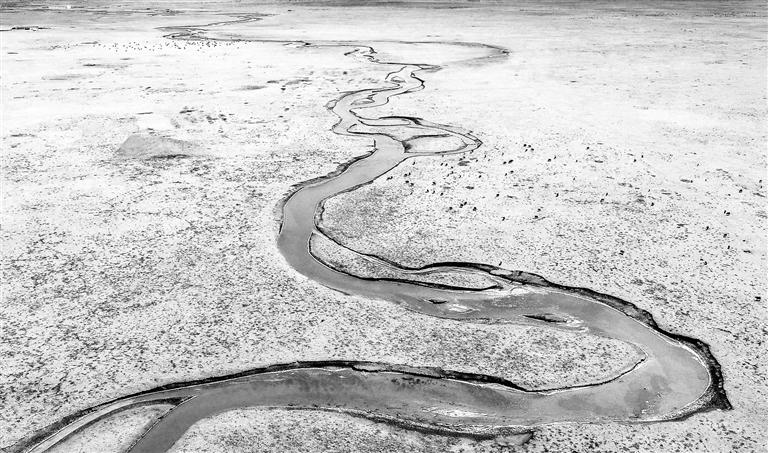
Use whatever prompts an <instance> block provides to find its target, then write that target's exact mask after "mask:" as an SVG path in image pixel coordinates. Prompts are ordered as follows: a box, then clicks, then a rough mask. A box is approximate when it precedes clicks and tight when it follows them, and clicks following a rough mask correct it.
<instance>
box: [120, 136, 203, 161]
mask: <svg viewBox="0 0 768 453" xmlns="http://www.w3.org/2000/svg"><path fill="white" fill-rule="evenodd" d="M198 154H200V152H199V149H198V147H197V145H195V144H194V143H190V142H185V141H183V140H177V139H174V138H169V137H163V136H159V135H150V134H133V135H131V136H130V137H128V138H127V139H126V140H125V141H124V142H123V144H122V145H120V148H119V149H118V150H117V157H118V158H122V159H179V158H185V157H191V156H194V155H198Z"/></svg>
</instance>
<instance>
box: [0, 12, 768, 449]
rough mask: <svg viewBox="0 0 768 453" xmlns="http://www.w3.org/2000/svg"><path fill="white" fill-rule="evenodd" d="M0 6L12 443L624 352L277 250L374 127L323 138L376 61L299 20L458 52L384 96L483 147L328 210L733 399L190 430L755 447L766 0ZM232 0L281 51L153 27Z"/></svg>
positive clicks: (214, 437) (604, 361)
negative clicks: (330, 390)
mask: <svg viewBox="0 0 768 453" xmlns="http://www.w3.org/2000/svg"><path fill="white" fill-rule="evenodd" d="M2 13H3V14H2V18H1V19H0V28H2V29H3V31H2V32H0V39H2V69H1V70H0V77H2V80H1V82H2V131H1V132H2V168H3V171H2V186H3V187H2V250H3V256H2V258H3V261H2V266H3V267H2V304H1V305H0V338H1V339H2V340H0V357H2V364H3V366H2V368H1V369H0V447H3V448H7V449H9V450H10V451H15V450H16V449H19V448H20V445H22V444H23V439H24V438H25V437H27V436H30V435H31V434H33V433H34V432H36V431H37V430H40V429H43V428H44V427H46V426H48V425H50V424H52V423H54V422H56V421H57V420H60V419H61V418H62V417H65V416H67V415H70V414H73V413H76V412H78V411H82V410H84V409H87V408H89V407H93V406H96V405H98V404H101V403H104V402H106V401H110V400H113V399H115V398H118V397H121V396H124V395H129V394H133V393H137V392H141V391H144V390H148V389H151V388H155V387H158V386H161V385H165V384H171V383H175V382H184V381H191V380H195V379H202V378H207V377H212V376H222V375H228V374H232V373H237V372H242V371H246V370H249V369H252V368H257V367H262V366H267V365H271V364H275V363H288V362H291V361H298V360H304V361H306V360H365V361H374V362H382V363H393V364H403V365H409V366H433V367H439V368H444V369H451V370H458V371H465V372H472V373H483V374H490V375H494V376H502V377H504V378H506V379H509V380H510V381H513V382H516V383H519V384H521V385H524V386H525V387H526V388H531V389H537V388H538V389H546V388H552V387H558V386H562V385H580V384H589V383H591V382H596V381H600V380H602V379H605V378H606V377H608V376H611V375H613V374H615V373H616V372H617V370H622V369H624V368H625V367H626V366H627V365H628V363H631V362H632V361H633V360H635V356H634V355H635V354H636V351H635V350H634V349H633V348H632V347H631V346H629V345H627V344H625V343H622V342H619V341H616V340H612V339H607V338H603V337H598V336H583V335H576V334H571V333H567V332H562V331H556V330H551V329H546V328H540V327H532V326H516V327H510V326H508V325H494V324H487V325H471V324H470V325H468V324H466V323H461V322H455V321H451V320H444V319H437V318H433V317H430V316H426V315H423V314H418V313H414V312H412V311H409V310H406V309H405V308H403V307H400V306H397V305H393V304H391V303H388V302H384V301H378V300H373V299H368V298H364V297H357V296H350V295H344V294H342V293H340V292H337V291H333V290H331V289H328V288H325V287H323V286H321V285H318V284H316V283H314V282H313V281H311V280H309V279H307V278H305V277H303V276H302V275H300V274H298V273H297V272H295V271H294V269H292V268H291V267H290V266H288V264H287V263H285V261H284V259H283V257H282V256H281V255H280V253H279V251H278V249H277V247H276V241H275V237H276V234H277V231H278V228H279V225H280V218H281V213H280V209H279V207H280V206H281V203H282V201H283V199H284V198H285V197H286V195H287V194H289V193H290V192H291V191H292V190H293V187H295V186H296V185H297V184H299V183H301V182H303V181H306V180H310V179H313V178H317V177H320V176H323V175H326V174H328V173H331V172H333V171H335V170H337V169H338V168H339V166H340V165H342V164H343V163H345V162H347V161H349V160H351V159H353V158H355V157H358V156H360V155H363V154H365V153H367V152H370V151H371V149H372V145H373V143H372V141H371V140H366V139H364V138H359V137H349V136H342V135H338V134H335V133H334V132H332V130H331V128H332V127H333V125H334V124H335V123H336V122H337V118H336V117H335V116H334V115H333V114H332V113H331V112H330V111H329V110H328V108H327V105H328V103H329V102H330V101H333V100H334V99H337V98H339V97H340V96H341V95H342V93H345V92H349V91H353V90H359V89H363V88H371V87H377V86H381V85H382V81H383V80H384V78H385V77H386V75H387V74H388V73H389V72H390V69H391V68H388V67H384V66H381V65H377V64H373V63H372V62H370V61H368V60H366V59H364V58H356V57H355V56H354V55H345V53H346V52H347V51H348V50H349V49H348V48H343V47H340V46H304V45H301V44H297V43H296V42H288V41H297V40H307V41H309V42H314V41H318V42H331V41H334V42H335V41H343V42H346V43H360V44H361V45H370V46H373V47H374V48H375V49H377V51H378V52H379V55H380V56H381V57H382V58H389V59H392V60H394V61H402V62H408V63H426V64H435V65H441V66H442V68H441V69H440V70H438V71H428V72H424V73H421V74H420V77H422V78H423V79H424V81H425V83H424V85H425V89H424V90H422V91H419V92H415V93H409V94H406V95H402V96H398V97H395V98H392V99H391V100H390V102H389V103H388V104H387V105H385V106H382V107H378V108H376V109H375V113H376V114H377V115H378V116H387V115H407V116H413V117H419V118H424V119H427V120H429V121H433V122H436V123H440V124H447V125H452V126H456V127H460V128H462V129H463V130H466V131H470V132H471V133H472V134H473V135H474V136H476V137H478V138H479V139H480V140H481V141H482V142H483V145H482V146H481V147H480V148H478V149H477V150H475V151H472V152H471V153H469V154H462V155H454V156H444V157H419V158H414V159H409V160H407V161H405V162H404V163H403V164H401V165H399V166H398V167H396V168H395V169H393V170H392V171H391V172H389V173H388V174H387V175H386V176H384V177H380V178H378V179H377V180H376V181H374V182H373V183H372V184H370V185H366V186H363V187H360V188H358V189H357V190H354V191H351V192H347V193H344V194H340V195H338V196H335V197H333V198H331V199H329V200H328V201H327V202H326V203H325V205H324V210H323V211H322V216H321V218H320V223H319V227H320V228H321V229H322V231H323V232H325V233H326V234H327V235H328V236H329V237H330V238H332V239H334V240H336V241H338V242H340V243H342V244H344V245H345V246H347V247H349V248H351V249H354V250H356V251H358V252H362V253H365V254H369V255H372V256H378V257H381V258H383V259H386V260H389V261H393V262H397V263H400V264H403V265H406V266H411V267H418V266H423V265H426V264H430V263H436V262H474V263H486V264H490V265H498V266H500V267H504V268H506V269H512V270H525V271H529V272H534V273H536V274H540V275H543V276H546V277H547V278H548V279H549V280H551V281H554V282H557V283H561V284H565V285H570V286H579V287H588V288H591V289H593V290H596V291H600V292H603V293H607V294H612V295H615V296H617V297H620V298H622V299H624V300H628V301H630V302H632V303H633V304H635V305H636V306H638V307H640V308H642V309H644V310H647V311H649V312H650V313H651V314H653V316H654V319H655V320H656V322H657V323H658V324H659V325H660V326H661V327H663V328H664V329H666V330H668V331H671V332H675V333H679V334H683V335H687V336H691V337H694V338H697V339H699V340H701V341H703V342H705V343H707V344H708V345H709V346H710V348H711V350H712V353H713V355H714V357H715V358H716V359H717V360H718V362H719V365H720V368H721V371H722V374H723V378H724V388H725V391H726V394H727V396H728V399H729V401H730V403H731V404H732V406H733V408H732V410H728V411H722V410H715V411H707V412H701V413H696V414H694V415H692V416H690V417H687V418H685V419H683V420H677V421H670V422H663V423H623V422H608V423H599V424H592V423H559V424H549V425H544V426H540V427H538V428H537V429H536V430H535V432H534V433H533V436H532V437H531V438H530V439H528V440H527V442H525V443H524V444H523V445H514V444H516V443H518V441H519V440H520V439H517V438H514V439H505V438H498V439H490V440H471V439H463V438H451V437H442V436H437V435H426V434H421V433H418V432H411V431H407V430H404V429H403V428H397V427H392V426H390V425H388V424H383V423H376V422H373V421H369V420H366V419H360V418H355V417H351V416H349V415H345V414H343V413H338V412H323V411H314V410H283V409H268V408H246V409H242V410H236V411H230V412H226V413H223V414H220V415H216V416H214V417H212V418H210V419H206V420H203V421H201V422H199V423H198V424H196V425H195V426H194V427H193V429H191V430H190V431H189V432H188V433H187V434H186V435H185V436H184V437H183V438H182V440H181V441H179V442H178V443H177V444H176V445H175V446H174V449H173V451H210V452H219V451H221V452H223V451H462V450H463V451H530V452H535V451H657V452H667V451H676V452H687V451H696V452H698V451H712V452H720V451H761V449H762V450H764V449H765V448H766V442H768V438H767V437H766V433H765V431H764V429H763V428H760V426H764V425H766V424H768V417H766V415H765V413H766V409H768V385H767V384H766V382H767V380H768V370H766V366H765V362H766V359H768V357H766V352H765V350H766V345H765V340H766V334H767V332H766V321H768V313H767V310H766V305H765V304H766V302H765V301H766V236H765V223H766V216H767V215H768V214H767V213H766V203H765V196H766V189H765V178H766V144H768V138H767V136H766V133H767V132H768V130H767V126H766V79H765V74H766V70H767V68H766V42H765V36H766V11H765V6H764V5H763V4H760V3H759V2H754V3H752V2H733V3H727V2H718V3H715V2H664V3H661V2H626V3H612V2H593V3H587V4H583V3H578V2H521V3H515V4H514V5H512V4H496V3H493V4H486V3H475V2H471V3H461V4H433V3H408V4H401V3H395V4H392V3H387V4H366V5H362V4H355V5H344V6H343V7H342V6H340V5H328V4H294V3H290V4H258V3H250V2H248V3H245V2H236V3H227V2H194V3H192V2H164V3H162V5H159V4H157V3H146V2H122V3H120V4H113V3H110V2H96V1H93V2H80V3H78V2H70V3H69V4H65V3H64V2H61V3H58V2H40V3H26V2H19V3H16V2H3V3H2ZM229 21H232V23H223V24H220V25H214V26H210V27H207V29H208V30H210V31H211V32H212V33H216V35H217V36H222V37H228V38H237V37H241V38H242V37H247V38H249V39H262V40H270V42H249V41H239V40H234V41H218V42H212V41H199V42H198V41H179V40H171V39H169V38H167V37H165V35H168V34H169V33H170V32H172V31H173V30H174V29H172V28H168V27H174V26H176V27H178V26H188V25H203V24H212V23H221V22H229ZM392 41H413V42H416V41H419V42H421V41H439V42H447V43H455V42H472V43H484V44H489V45H493V46H498V47H500V48H504V49H506V50H507V51H508V54H507V56H506V57H505V58H502V59H497V60H494V61H488V62H477V61H462V60H465V59H466V58H467V56H465V55H463V54H462V52H466V53H467V55H470V54H471V52H470V50H468V49H463V48H457V47H456V46H452V45H438V46H432V47H429V46H427V47H426V50H425V48H424V46H415V45H403V44H399V43H397V42H392ZM352 47H354V45H353V44H350V45H349V48H352ZM129 137H133V138H131V139H130V140H129V141H128V142H126V140H128V139H129ZM147 143H150V144H157V143H160V144H162V146H146V144H147ZM318 253H322V247H318ZM326 259H328V260H331V261H333V260H336V261H337V266H339V267H344V268H345V269H347V270H348V271H349V272H353V273H354V272H357V273H360V274H363V273H365V272H367V270H366V269H365V268H364V267H362V266H360V265H359V264H356V263H354V262H347V263H344V256H343V255H339V254H335V255H334V254H333V253H332V252H330V253H329V255H328V256H327V257H326ZM374 276H375V275H374ZM163 410H164V408H163V407H161V406H159V405H156V406H151V407H147V408H136V409H134V410H132V411H130V412H124V413H121V414H120V415H119V417H122V418H116V419H111V420H110V419H107V420H104V421H102V422H99V423H97V424H96V425H94V426H92V427H91V429H89V430H87V431H85V432H83V433H82V434H81V435H79V436H75V437H73V438H72V439H70V440H68V441H67V442H68V443H66V444H62V445H59V446H58V448H59V450H60V451H83V452H91V451H108V450H109V451H122V450H123V449H125V448H127V446H129V445H130V444H131V442H132V439H133V438H135V437H136V436H138V435H139V434H140V433H141V431H142V429H143V427H146V426H148V425H149V424H151V423H152V421H153V420H154V419H155V418H156V417H157V414H161V413H162V412H163ZM19 442H22V443H19Z"/></svg>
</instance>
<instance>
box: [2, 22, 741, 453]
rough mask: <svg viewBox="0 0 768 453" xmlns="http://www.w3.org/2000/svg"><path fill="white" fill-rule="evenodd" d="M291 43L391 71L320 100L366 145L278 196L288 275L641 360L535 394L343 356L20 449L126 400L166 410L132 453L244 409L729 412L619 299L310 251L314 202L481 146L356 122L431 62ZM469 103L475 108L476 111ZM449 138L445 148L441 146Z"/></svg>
mask: <svg viewBox="0 0 768 453" xmlns="http://www.w3.org/2000/svg"><path fill="white" fill-rule="evenodd" d="M212 25H213V24H212ZM169 37H170V38H171V39H189V40H205V39H238V40H249V39H247V38H232V37H227V38H217V37H214V36H207V35H206V29H205V26H201V27H181V28H176V29H174V33H173V34H171V35H169ZM252 41H259V40H258V39H252ZM302 44H304V45H307V46H312V45H323V46H338V47H339V50H340V55H341V54H342V53H344V54H345V55H347V56H349V57H351V58H366V59H368V60H370V61H371V64H382V65H387V66H389V67H391V72H390V73H389V75H388V76H387V77H386V80H383V81H382V84H381V86H379V87H375V88H369V89H364V90H359V91H356V92H352V93H347V94H344V95H343V96H342V97H341V98H339V99H337V100H336V101H335V102H332V103H331V104H330V109H331V110H332V111H333V113H334V114H336V115H337V116H338V118H339V121H338V123H337V124H336V125H335V126H334V128H333V131H334V132H336V133H338V134H343V135H351V136H359V137H367V138H368V140H372V141H373V142H374V144H375V147H374V149H375V150H374V151H373V152H371V153H370V154H368V155H366V156H364V157H361V158H357V159H354V160H352V161H351V162H349V163H348V164H347V165H345V166H343V168H342V169H340V170H339V171H337V172H335V173H333V174H330V175H327V176H325V177H322V178H319V179H316V180H313V181H311V182H307V183H305V184H302V185H300V186H298V188H297V189H296V190H295V191H294V192H293V193H292V194H291V195H290V196H289V197H288V198H287V199H286V200H285V201H284V205H283V206H282V212H283V217H282V223H281V228H280V231H279V234H278V237H277V246H278V247H279V250H280V252H281V253H282V255H283V256H284V257H285V260H286V261H287V262H288V263H289V264H290V265H291V266H292V267H293V268H294V269H295V270H296V271H297V272H299V273H301V274H303V275H305V276H307V277H308V278H310V279H311V280H313V281H315V282H317V283H318V284H321V285H325V286H327V287H330V288H333V289H336V290H339V291H341V292H344V293H347V294H354V295H358V296H364V297H369V298H375V299H381V300H386V301H390V302H392V303H395V304H400V305H402V306H404V307H406V308H407V309H409V310H413V311H415V312H418V313H422V314H425V315H429V316H435V317H440V318H446V319H452V320H459V321H461V322H466V323H473V322H483V323H488V322H493V323H503V324H505V325H508V327H509V328H510V329H514V328H516V326H519V325H521V324H525V325H538V326H546V327H547V328H552V329H561V330H567V331H577V332H583V333H584V334H590V335H598V336H603V337H607V338H611V339H616V340H620V341H623V342H626V343H628V344H631V345H633V346H634V347H635V348H636V349H637V351H638V352H639V356H640V357H642V359H640V360H639V361H638V362H637V363H634V364H633V365H632V366H631V367H629V368H627V369H624V370H619V371H617V372H616V374H615V375H614V376H611V377H610V378H608V379H606V380H605V381H603V382H596V383H593V384H589V385H580V386H576V387H563V388H557V389H549V390H535V391H534V390H528V389H525V388H523V387H521V386H519V385H517V384H515V383H514V382H509V381H508V380H506V379H504V378H503V377H498V376H486V375H480V374H471V373H461V372H455V371H451V370H442V369H434V368H419V367H409V366H403V365H394V364H383V363H370V362H354V361H326V362H301V363H290V364H279V365H275V366H273V367H268V368H262V369H256V370H250V371H248V372H245V373H241V374H239V375H236V376H223V377H220V378H215V379H209V380H206V381H196V382H187V383H178V384H175V385H172V386H166V387H164V388H159V389H153V390H149V391H147V392H144V393H141V394H138V395H133V396H129V397H125V398H120V399H118V400H115V401H113V402H110V403H107V404H104V405H101V406H98V407H96V408H93V409H91V410H88V411H84V412H82V413H79V414H75V415H74V416H72V417H69V418H67V419H66V420H63V421H61V422H59V423H57V424H55V425H52V426H51V427H48V428H47V429H46V430H43V431H41V432H40V433H38V434H37V435H36V436H34V437H32V438H30V439H28V440H27V441H25V442H24V443H20V444H17V446H16V447H17V448H16V449H17V450H18V451H30V452H42V451H46V450H47V449H49V448H50V447H52V446H54V445H56V444H57V443H59V442H61V441H63V440H65V439H67V438H69V437H70V436H71V435H73V434H74V433H77V432H80V431H82V430H84V429H88V427H89V426H91V425H93V423H95V422H97V421H99V420H101V419H104V418H106V417H109V416H111V415H114V414H116V413H118V412H120V411H123V410H125V409H127V408H131V407H135V406H137V405H149V404H156V403H161V402H165V403H171V404H173V405H174V407H173V409H171V410H170V411H169V412H168V413H167V414H165V415H164V416H163V417H162V418H160V419H159V420H158V421H157V423H156V424H154V425H153V426H152V427H151V428H150V429H149V430H148V431H147V432H146V433H144V434H143V435H142V436H141V437H140V438H139V439H138V440H137V442H136V443H135V444H134V445H133V446H132V447H131V449H130V452H132V453H138V452H161V451H166V450H168V449H169V448H171V447H172V446H173V444H174V443H175V442H176V441H177V440H178V439H179V438H180V437H181V436H183V434H184V433H185V432H186V431H187V430H188V429H189V428H190V427H191V426H192V425H193V424H194V423H196V422H198V421H199V420H201V419H204V418H206V417H209V416H211V415H214V414H217V413H220V412H224V411H227V410H232V409H236V408H243V407H289V408H307V409H319V410H323V409H325V410H334V411H340V412H344V413H349V414H353V415H358V416H363V417H368V418H371V419H376V420H381V421H385V422H390V423H395V424H398V425H399V426H406V427H410V428H413V429H419V430H424V431H432V432H443V433H446V434H452V435H457V434H458V435H466V436H475V437H491V436H494V435H496V434H498V433H500V432H526V431H530V430H531V429H534V428H535V427H536V426H537V425H540V424H544V423H554V422H601V421H609V420H611V421H623V422H635V421H637V422H651V421H661V420H669V419H675V418H680V417H685V416H688V415H690V414H691V413H694V412H696V411H699V410H704V409H708V408H727V407H729V406H728V401H727V399H726V398H725V394H724V392H723V389H722V377H721V375H720V372H719V368H718V366H717V362H716V361H715V359H714V358H713V357H712V355H711V353H710V352H709V349H708V348H707V346H706V345H705V344H703V343H701V342H699V341H697V340H694V339H690V338H686V337H683V336H679V335H673V334H670V333H667V332H664V331H663V330H661V329H659V328H658V327H657V326H656V324H655V322H654V321H653V318H652V317H651V316H650V314H648V313H647V312H644V311H642V310H639V309H637V308H636V307H634V306H633V305H632V304H630V303H628V302H625V301H622V300H619V299H617V298H614V297H611V296H608V295H605V294H599V293H596V292H593V291H590V290H586V289H581V288H569V287H565V286H561V285H557V284H553V283H550V282H548V281H546V280H545V279H544V278H542V277H539V276H536V275H533V274H528V273H525V272H518V271H509V270H505V269H501V268H496V267H493V266H489V265H485V264H473V263H457V264H455V265H451V266H441V267H440V270H441V271H444V272H448V273H450V272H454V271H455V272H462V273H464V274H466V273H470V274H476V275H479V276H482V277H483V278H485V279H486V280H488V281H490V282H493V284H492V285H490V286H489V287H488V288H486V289H473V288H461V287H448V286H445V285H431V284H429V283H425V282H424V281H409V280H408V275H409V273H412V272H413V270H411V269H400V268H398V266H397V265H395V264H392V263H383V264H381V265H382V266H388V267H389V268H390V270H391V271H395V272H397V271H400V272H401V274H402V275H403V277H402V278H397V279H394V278H390V279H371V278H361V277H358V276H355V275H352V274H350V273H346V272H343V271H340V270H338V269H335V268H333V267H331V266H330V265H329V264H327V262H325V261H323V260H322V259H321V258H319V257H318V256H315V254H314V253H313V249H312V247H311V243H312V240H313V237H316V236H317V235H322V234H323V233H322V232H321V230H320V228H319V226H318V225H317V222H318V218H319V216H318V212H319V210H320V209H321V208H322V204H323V202H324V201H325V200H327V199H328V198H330V197H333V196H334V195H337V194H339V193H342V192H345V191H349V190H354V189H355V188H357V187H359V186H361V185H364V184H367V183H370V182H371V181H373V180H374V179H376V178H378V177H380V176H381V175H383V174H385V173H387V172H388V171H390V170H392V169H393V168H394V167H396V166H397V165H399V164H400V163H402V162H403V161H405V160H407V159H429V158H433V157H434V156H438V155H441V154H445V153H465V152H470V151H472V150H474V149H476V148H478V147H479V146H481V142H480V140H478V139H477V138H476V137H474V136H472V135H471V134H469V133H466V132H463V131H461V130H460V129H459V128H457V127H452V126H446V125H439V124H434V123H431V122H429V121H427V120H424V119H419V118H410V117H384V118H381V117H377V116H375V115H370V116H367V115H366V113H367V111H370V109H371V108H373V107H377V106H381V105H384V104H386V103H387V102H388V101H389V100H390V99H391V98H392V97H394V96H401V95H406V94H408V93H410V92H413V91H416V90H420V89H422V88H423V87H424V81H423V80H422V79H421V78H419V75H418V74H419V72H420V71H426V70H438V69H439V68H437V67H435V66H427V65H421V64H403V63H395V62H386V61H380V60H378V59H377V54H376V53H375V51H374V48H373V47H371V46H368V45H358V44H355V43H346V42H330V43H329V42H318V43H312V42H307V43H303V42H302ZM374 44H375V43H374ZM455 45H462V46H466V45H468V44H466V43H455ZM471 46H474V47H475V48H476V49H477V52H478V56H477V60H483V59H487V60H488V61H489V62H490V61H492V60H493V59H496V58H505V57H506V52H504V51H503V50H501V49H499V48H497V47H493V46H483V45H478V44H471ZM477 108H478V114H483V113H482V106H477ZM424 137H431V138H432V139H433V140H431V141H430V142H429V143H430V144H429V145H428V146H412V144H413V143H415V141H416V140H417V139H419V138H424ZM441 143H445V144H446V146H445V147H442V146H441ZM449 143H451V144H453V145H451V146H447V144H449ZM456 143H460V145H458V146H457V145H455V144H456Z"/></svg>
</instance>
